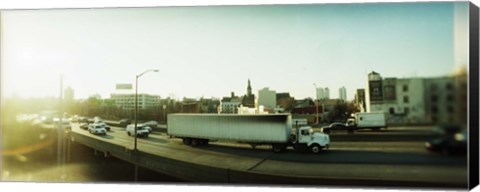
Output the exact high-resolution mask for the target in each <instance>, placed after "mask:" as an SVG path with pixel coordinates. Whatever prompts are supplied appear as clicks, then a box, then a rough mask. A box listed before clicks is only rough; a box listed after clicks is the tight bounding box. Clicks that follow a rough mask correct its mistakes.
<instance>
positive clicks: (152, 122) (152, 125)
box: [143, 121, 158, 128]
mask: <svg viewBox="0 0 480 192" xmlns="http://www.w3.org/2000/svg"><path fill="white" fill-rule="evenodd" d="M143 124H144V125H147V126H149V127H153V128H157V126H158V123H157V122H156V121H147V122H145V123H143Z"/></svg>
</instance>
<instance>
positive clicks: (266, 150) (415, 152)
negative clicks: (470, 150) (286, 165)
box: [85, 128, 467, 166]
mask: <svg viewBox="0 0 480 192" xmlns="http://www.w3.org/2000/svg"><path fill="white" fill-rule="evenodd" d="M85 134H89V133H88V132H87V131H85ZM108 134H109V135H108V136H110V137H112V138H113V140H115V141H113V142H114V143H118V144H119V145H123V146H126V147H129V148H130V147H131V148H133V142H134V137H131V136H128V135H127V134H126V132H125V131H122V128H118V129H117V128H115V129H112V131H110V132H108ZM90 135H91V136H94V135H92V134H90ZM97 137H98V136H97ZM110 137H104V136H100V137H98V138H99V139H108V140H112V138H110ZM145 145H148V146H150V148H155V147H162V148H170V149H171V150H184V151H190V152H194V153H197V154H198V153H201V154H202V155H203V154H205V153H213V155H235V156H242V157H251V158H262V157H267V156H268V157H269V158H270V159H272V160H278V161H285V162H302V163H354V164H421V165H429V164H442V165H465V166H466V162H467V159H466V157H465V156H442V155H439V154H435V153H428V151H427V150H426V149H424V147H423V144H422V143H420V142H414V143H411V142H338V143H332V146H331V148H330V149H328V150H323V151H322V152H321V154H318V155H315V154H311V153H309V152H308V151H306V152H301V151H293V150H291V149H290V150H287V151H286V152H284V153H278V154H274V155H271V154H272V152H271V149H270V148H271V147H270V146H267V145H263V146H258V147H257V148H256V149H252V148H251V146H250V145H248V144H241V143H229V142H211V143H210V144H209V145H207V146H201V147H191V146H186V145H184V144H182V142H181V139H177V138H169V137H168V136H167V135H165V134H159V133H157V134H150V136H149V137H148V138H137V147H138V148H139V149H141V148H142V146H145ZM392 151H394V152H392Z"/></svg>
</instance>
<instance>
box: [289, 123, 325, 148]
mask: <svg viewBox="0 0 480 192" xmlns="http://www.w3.org/2000/svg"><path fill="white" fill-rule="evenodd" d="M329 144H330V137H329V136H328V135H327V134H325V133H318V132H314V131H313V129H312V127H310V126H303V127H300V128H298V132H297V141H296V143H295V144H294V148H295V149H297V148H308V149H310V150H311V152H313V153H319V152H320V151H321V150H322V149H323V148H328V147H329Z"/></svg>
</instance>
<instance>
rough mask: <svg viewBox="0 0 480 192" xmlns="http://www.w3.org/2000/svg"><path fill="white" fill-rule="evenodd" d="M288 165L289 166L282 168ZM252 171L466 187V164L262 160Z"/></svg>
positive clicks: (308, 176)
mask: <svg viewBox="0 0 480 192" xmlns="http://www.w3.org/2000/svg"><path fill="white" fill-rule="evenodd" d="M285 167H289V168H285ZM250 171H251V172H258V173H269V174H272V175H280V176H296V177H307V178H311V177H314V178H318V179H319V182H321V181H322V180H321V179H322V178H324V179H341V180H345V184H348V181H350V180H373V181H375V182H374V183H381V181H406V182H424V183H430V184H431V185H432V184H433V186H437V185H442V186H443V185H449V186H451V185H454V186H457V187H466V186H467V181H468V169H467V168H466V167H458V166H452V167H444V166H441V167H439V166H423V165H383V164H375V165H373V164H363V165H358V164H305V163H294V162H283V161H274V160H270V159H268V160H265V161H264V162H263V163H262V164H259V165H258V166H256V167H254V168H252V169H251V170H250Z"/></svg>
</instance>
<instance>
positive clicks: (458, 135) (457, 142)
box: [425, 128, 468, 155]
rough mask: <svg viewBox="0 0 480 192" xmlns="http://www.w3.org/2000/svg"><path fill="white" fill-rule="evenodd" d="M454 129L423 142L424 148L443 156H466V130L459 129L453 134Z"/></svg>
mask: <svg viewBox="0 0 480 192" xmlns="http://www.w3.org/2000/svg"><path fill="white" fill-rule="evenodd" d="M454 129H455V130H457V129H456V128H450V129H448V130H449V131H446V133H445V134H441V135H439V136H438V137H436V138H434V139H431V140H429V141H427V142H425V148H426V149H427V150H429V151H432V152H438V153H442V154H443V155H466V154H467V138H468V136H467V129H465V128H464V129H461V130H458V131H455V132H453V133H452V132H450V131H454Z"/></svg>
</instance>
